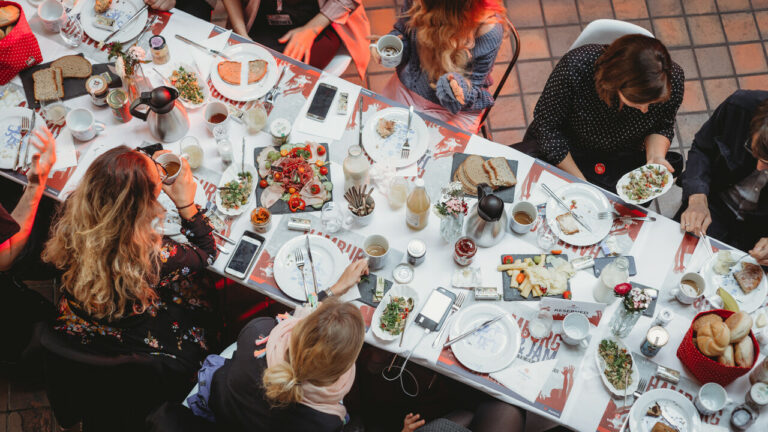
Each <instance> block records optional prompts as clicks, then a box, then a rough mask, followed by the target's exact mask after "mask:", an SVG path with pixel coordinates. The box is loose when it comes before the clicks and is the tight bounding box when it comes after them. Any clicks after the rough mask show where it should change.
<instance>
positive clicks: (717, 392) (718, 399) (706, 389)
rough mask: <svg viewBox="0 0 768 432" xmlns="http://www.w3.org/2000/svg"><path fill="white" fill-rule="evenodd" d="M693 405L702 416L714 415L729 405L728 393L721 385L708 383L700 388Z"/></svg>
mask: <svg viewBox="0 0 768 432" xmlns="http://www.w3.org/2000/svg"><path fill="white" fill-rule="evenodd" d="M693 404H694V405H696V409H697V410H699V412H700V413H701V414H703V415H712V414H714V413H716V412H718V411H720V410H721V409H723V408H725V406H726V405H728V393H727V392H726V391H725V389H724V388H723V386H721V385H720V384H717V383H713V382H711V383H706V384H704V385H703V386H701V387H700V388H699V392H698V394H696V399H694V400H693Z"/></svg>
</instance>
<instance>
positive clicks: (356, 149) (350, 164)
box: [343, 145, 371, 192]
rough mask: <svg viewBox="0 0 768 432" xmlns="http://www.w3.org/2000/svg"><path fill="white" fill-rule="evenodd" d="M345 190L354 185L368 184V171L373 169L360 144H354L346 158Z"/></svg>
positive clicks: (344, 166) (344, 165)
mask: <svg viewBox="0 0 768 432" xmlns="http://www.w3.org/2000/svg"><path fill="white" fill-rule="evenodd" d="M343 168H344V192H346V191H348V190H349V188H351V187H352V186H356V187H360V186H362V185H365V184H368V181H369V177H368V172H369V171H370V170H371V164H370V162H368V159H366V157H365V155H363V149H362V148H361V147H360V146H359V145H353V146H351V147H350V148H349V150H348V151H347V157H346V158H344V164H343Z"/></svg>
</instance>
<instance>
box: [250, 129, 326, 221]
mask: <svg viewBox="0 0 768 432" xmlns="http://www.w3.org/2000/svg"><path fill="white" fill-rule="evenodd" d="M253 156H254V160H255V161H256V165H257V167H258V179H257V184H256V197H257V199H258V202H259V203H260V205H262V206H263V207H266V208H267V209H269V211H270V212H272V214H285V213H297V212H305V211H316V210H320V209H322V208H323V204H325V203H326V202H328V201H331V200H332V199H333V183H331V171H330V167H329V166H328V162H327V161H328V144H325V143H316V142H313V141H307V142H303V143H292V144H283V145H282V146H279V147H278V146H270V147H263V148H257V149H255V150H254V154H253Z"/></svg>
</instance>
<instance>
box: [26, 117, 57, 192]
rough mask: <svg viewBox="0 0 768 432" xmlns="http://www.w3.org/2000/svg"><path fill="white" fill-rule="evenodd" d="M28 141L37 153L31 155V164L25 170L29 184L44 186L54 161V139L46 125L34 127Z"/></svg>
mask: <svg viewBox="0 0 768 432" xmlns="http://www.w3.org/2000/svg"><path fill="white" fill-rule="evenodd" d="M32 134H33V135H34V136H33V137H32V138H31V139H30V140H29V143H30V144H32V145H33V146H35V148H36V149H37V153H35V154H34V155H32V165H31V167H30V168H29V171H27V180H29V183H31V184H38V185H42V186H45V183H46V181H48V174H50V173H51V168H52V167H53V164H55V163H56V139H54V138H53V134H51V131H49V130H48V128H47V127H45V126H43V127H42V128H39V129H35V130H34V131H32Z"/></svg>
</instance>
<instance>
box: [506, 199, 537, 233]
mask: <svg viewBox="0 0 768 432" xmlns="http://www.w3.org/2000/svg"><path fill="white" fill-rule="evenodd" d="M517 212H523V213H525V214H527V215H528V216H529V217H530V218H531V222H530V223H527V224H523V223H520V222H518V221H517V220H516V219H515V214H516V213H517ZM538 215H539V212H538V211H537V210H536V206H535V205H533V203H531V202H529V201H518V202H516V203H515V205H513V206H512V217H511V218H510V222H509V228H510V229H511V230H512V231H514V232H516V233H518V234H525V233H527V232H530V231H531V227H533V225H534V224H535V223H536V218H537V217H538Z"/></svg>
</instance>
